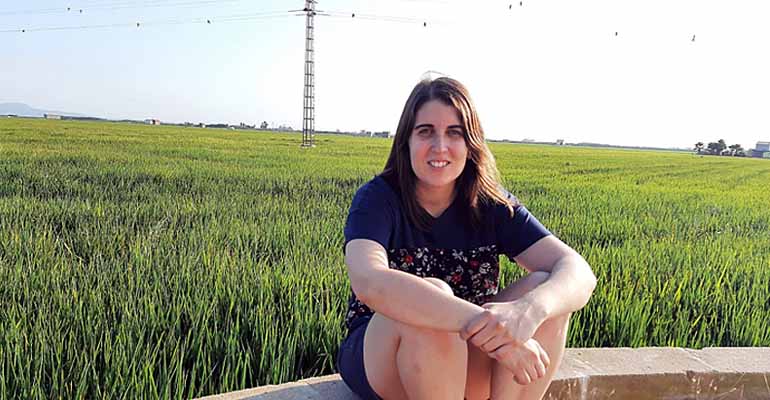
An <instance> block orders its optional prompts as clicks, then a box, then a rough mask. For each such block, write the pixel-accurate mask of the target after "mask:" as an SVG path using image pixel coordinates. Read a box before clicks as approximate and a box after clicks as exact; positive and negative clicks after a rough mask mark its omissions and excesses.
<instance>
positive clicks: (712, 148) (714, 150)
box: [706, 142, 719, 156]
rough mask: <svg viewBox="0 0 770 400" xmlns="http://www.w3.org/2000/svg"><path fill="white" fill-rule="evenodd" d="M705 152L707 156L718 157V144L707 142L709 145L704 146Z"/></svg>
mask: <svg viewBox="0 0 770 400" xmlns="http://www.w3.org/2000/svg"><path fill="white" fill-rule="evenodd" d="M706 152H707V153H708V154H711V155H712V156H718V155H719V143H717V142H709V144H708V145H707V146H706Z"/></svg>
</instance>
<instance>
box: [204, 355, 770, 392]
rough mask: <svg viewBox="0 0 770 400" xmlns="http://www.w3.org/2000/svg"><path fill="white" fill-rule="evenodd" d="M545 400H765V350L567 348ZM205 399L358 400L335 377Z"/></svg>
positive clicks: (768, 372)
mask: <svg viewBox="0 0 770 400" xmlns="http://www.w3.org/2000/svg"><path fill="white" fill-rule="evenodd" d="M545 398H546V399H549V400H578V399H580V400H587V399H611V398H612V399H633V400H652V399H672V400H674V399H675V400H689V399H693V400H696V399H697V400H730V399H736V400H737V399H742V400H755V399H756V400H760V399H761V400H768V399H770V347H751V348H717V347H709V348H705V349H703V350H692V349H682V348H671V347H669V348H665V347H644V348H638V349H631V348H600V349H567V354H566V356H565V358H564V361H563V362H562V365H561V367H560V368H559V371H557V373H556V378H555V379H554V381H553V382H552V383H551V387H550V388H549V389H548V393H547V394H546V397H545ZM204 399H207V400H236V399H238V400H245V399H250V400H327V399H338V400H357V397H356V396H355V395H353V394H352V393H351V392H350V390H349V389H348V387H347V386H346V385H345V383H344V382H342V380H341V379H340V376H339V375H336V374H335V375H327V376H323V377H319V378H311V379H305V380H301V381H297V382H291V383H286V384H283V385H272V386H262V387H258V388H253V389H246V390H241V391H237V392H230V393H225V394H220V395H215V396H208V397H204Z"/></svg>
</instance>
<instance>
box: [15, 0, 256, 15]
mask: <svg viewBox="0 0 770 400" xmlns="http://www.w3.org/2000/svg"><path fill="white" fill-rule="evenodd" d="M244 1H245V0H187V1H180V0H165V1H163V0H161V1H154V2H150V1H143V2H130V1H129V2H126V1H123V2H118V3H111V4H110V3H102V4H93V5H88V4H85V5H82V4H81V5H79V6H67V7H57V8H43V9H34V10H18V11H0V16H6V15H44V14H68V13H78V14H82V13H83V12H84V11H86V12H87V11H92V10H95V11H114V10H128V9H132V8H165V7H170V8H175V7H187V8H193V7H196V6H199V7H207V6H218V5H221V4H222V3H238V2H244Z"/></svg>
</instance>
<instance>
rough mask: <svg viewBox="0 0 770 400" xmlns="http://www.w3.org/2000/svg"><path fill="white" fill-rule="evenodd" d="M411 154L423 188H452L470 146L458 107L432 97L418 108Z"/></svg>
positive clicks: (410, 139) (418, 182) (411, 142)
mask: <svg viewBox="0 0 770 400" xmlns="http://www.w3.org/2000/svg"><path fill="white" fill-rule="evenodd" d="M415 117H416V118H415V124H414V129H413V130H412V133H411V135H410V136H409V158H410V160H411V162H412V171H414V174H415V175H416V176H417V186H418V187H420V188H421V189H423V190H424V189H427V190H431V191H432V190H436V189H447V188H449V189H452V188H454V183H455V180H456V179H457V178H458V177H459V176H460V174H461V173H462V172H463V169H464V168H465V161H466V160H467V158H468V147H467V146H466V145H465V135H464V132H463V131H464V128H463V126H462V124H461V123H460V119H459V118H458V112H457V110H456V109H455V108H454V107H452V106H449V105H446V104H444V103H443V102H441V101H439V100H430V101H428V102H426V103H425V104H423V105H422V107H420V109H419V110H417V115H416V116H415Z"/></svg>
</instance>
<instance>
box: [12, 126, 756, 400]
mask: <svg viewBox="0 0 770 400" xmlns="http://www.w3.org/2000/svg"><path fill="white" fill-rule="evenodd" d="M390 143H391V142H390V141H389V140H385V139H362V138H350V137H343V136H323V135H322V136H319V137H318V147H316V148H314V149H301V148H300V147H299V138H298V136H297V135H292V134H276V133H264V132H241V131H224V130H204V129H195V128H174V127H157V126H152V127H151V126H139V125H127V124H113V123H78V122H62V121H43V120H20V119H4V120H0V397H1V398H48V397H53V398H134V397H148V398H156V397H157V398H188V397H192V396H200V395H204V394H212V393H219V392H225V391H230V390H236V389H241V388H246V387H252V386H257V385H263V384H268V383H279V382H285V381H290V380H295V379H299V378H303V377H309V376H313V375H320V374H326V373H331V372H333V369H334V356H335V354H336V350H337V345H338V344H339V342H340V341H341V340H342V338H343V335H344V334H345V332H344V327H343V315H344V311H345V308H346V300H347V296H348V294H349V284H348V281H347V276H346V273H345V266H344V263H343V259H342V243H343V236H342V229H343V225H344V220H345V217H346V214H347V208H348V206H349V204H350V201H351V199H352V195H353V193H354V192H355V190H356V189H357V188H358V187H359V186H360V185H362V184H363V183H365V182H366V181H367V180H369V179H371V177H372V176H374V175H375V174H376V173H378V172H379V171H380V170H381V168H382V166H383V165H384V162H385V158H386V157H387V154H388V151H389V146H390ZM491 147H492V150H493V152H494V154H495V156H496V158H497V162H498V167H499V168H500V170H501V173H502V175H503V179H504V183H505V185H506V187H507V188H508V189H509V190H510V191H511V192H513V193H514V194H516V195H517V196H518V197H519V198H520V199H521V200H522V201H523V202H524V203H525V204H526V205H527V206H528V208H529V209H530V210H531V211H532V212H533V213H534V214H535V215H536V216H538V218H539V219H540V220H541V221H543V222H544V224H545V225H546V226H547V227H548V228H549V229H551V230H552V231H553V232H554V233H556V234H557V235H558V236H559V237H560V238H561V239H562V240H564V241H565V242H567V243H568V244H570V245H571V246H573V247H574V248H575V249H577V250H578V251H579V252H580V253H581V254H583V255H584V257H586V259H587V260H588V261H589V263H590V264H591V265H592V267H593V269H594V271H595V273H596V274H597V276H598V278H599V286H598V287H597V289H596V291H595V293H594V296H593V297H592V299H591V301H590V303H589V304H588V306H587V307H586V308H585V309H584V310H582V311H580V312H578V313H576V314H575V315H574V316H573V318H572V324H571V328H570V332H569V345H570V346H576V347H577V346H585V347H593V346H686V347H695V348H700V347H704V346H768V345H770V330H768V329H767V326H770V289H769V288H770V233H768V232H770V208H768V205H769V204H770V192H768V190H767V187H768V182H770V162H768V161H767V160H752V159H727V158H716V157H697V156H693V155H690V154H684V153H668V152H642V151H623V150H608V149H586V148H569V147H547V146H529V145H518V146H515V145H507V144H492V146H491ZM502 267H503V274H502V280H503V282H504V283H505V282H509V281H511V280H512V279H515V278H516V277H518V276H520V275H521V271H520V270H518V269H517V268H516V267H515V266H514V265H513V264H511V263H510V262H509V261H507V260H503V262H502Z"/></svg>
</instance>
